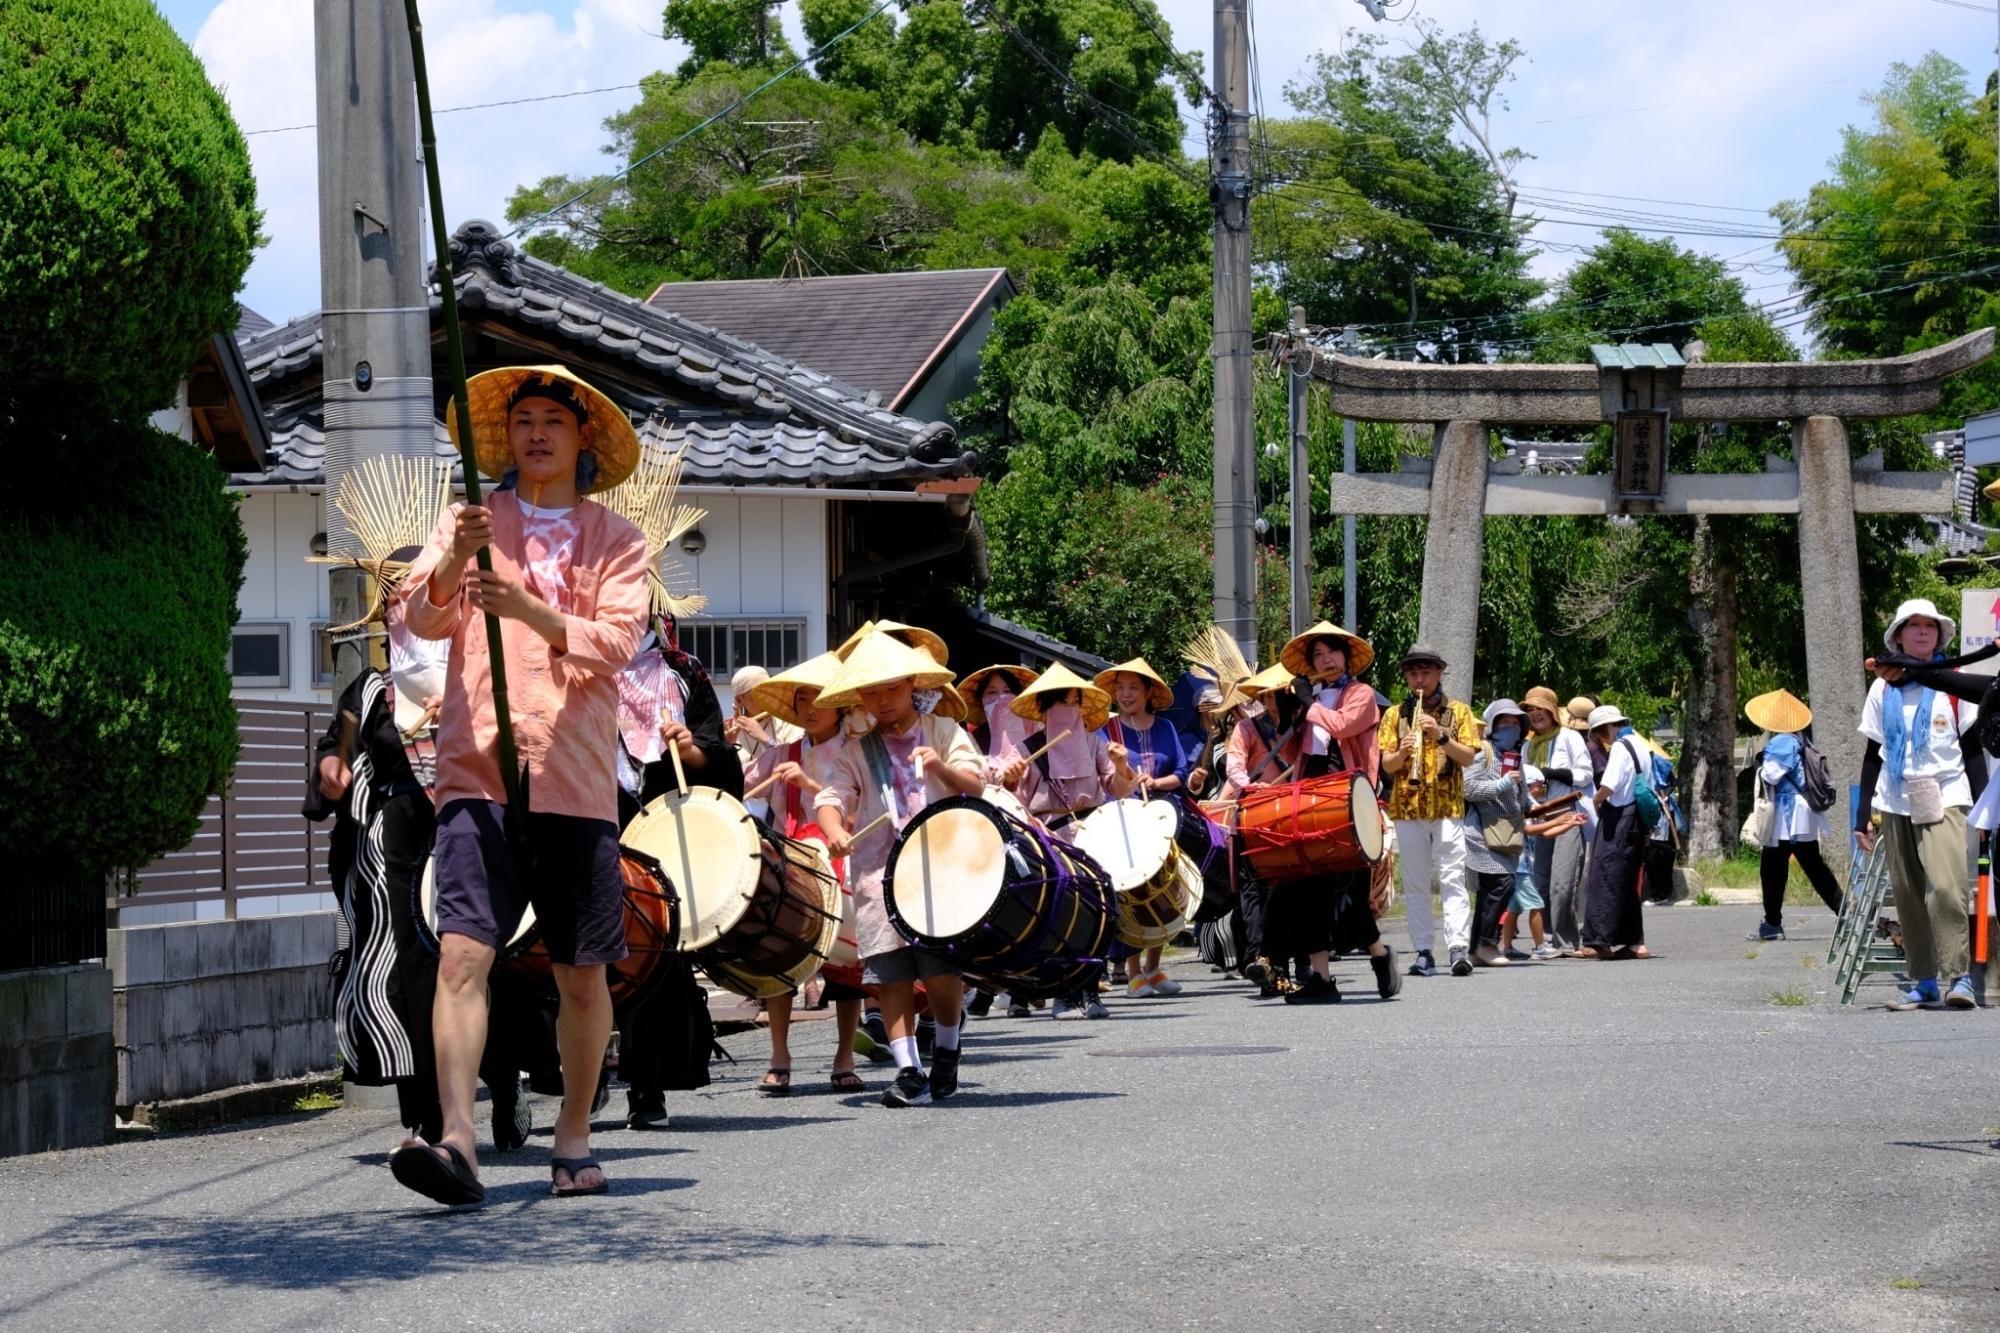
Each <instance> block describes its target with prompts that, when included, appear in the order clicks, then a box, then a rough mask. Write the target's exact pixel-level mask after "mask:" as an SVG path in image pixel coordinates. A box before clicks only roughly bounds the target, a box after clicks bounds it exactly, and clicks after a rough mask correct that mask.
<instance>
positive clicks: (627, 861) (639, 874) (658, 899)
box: [498, 848, 680, 1010]
mask: <svg viewBox="0 0 2000 1333" xmlns="http://www.w3.org/2000/svg"><path fill="white" fill-rule="evenodd" d="M618 869H619V872H620V873H621V874H622V875H623V876H624V879H625V948H626V950H627V953H626V955H625V961H623V962H621V963H613V964H611V965H610V966H609V967H607V968H605V969H604V980H605V982H606V983H607V984H608V985H609V986H610V989H611V1004H612V1007H613V1008H615V1009H619V1010H624V1009H625V1008H627V1007H628V1006H630V1005H631V1004H632V1003H633V1002H634V1001H637V1000H640V999H643V998H644V997H645V995H646V993H647V992H648V991H650V990H651V989H652V986H653V979H654V977H655V975H656V974H657V973H658V971H659V968H660V960H661V959H662V958H664V957H666V955H668V954H670V953H673V952H674V946H675V945H676V943H677V942H678V937H679V934H680V900H679V898H678V896H677V895H676V894H675V893H674V886H673V885H672V883H670V882H669V881H668V879H667V877H666V875H664V874H663V873H661V871H660V863H659V862H658V861H656V860H654V859H653V858H652V857H650V856H647V855H646V854H644V853H643V852H639V853H635V852H633V851H632V850H631V849H630V848H620V849H619V855H618ZM498 970H499V971H500V972H503V973H506V974H509V975H512V976H515V977H518V978H520V979H522V980H524V981H527V982H531V983H533V984H534V985H536V986H538V987H540V988H541V989H542V990H543V992H544V993H546V994H549V995H553V994H555V972H554V969H553V967H552V966H551V965H550V962H549V951H548V950H547V949H546V948H544V947H543V945H542V940H541V937H540V936H539V935H537V936H536V937H535V939H534V940H533V942H531V943H530V944H529V945H528V946H527V947H526V948H524V949H522V950H521V952H519V953H517V954H515V955H514V956H512V957H511V958H505V959H503V960H502V961H501V963H500V966H499V968H498Z"/></svg>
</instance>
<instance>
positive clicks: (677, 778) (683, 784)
mask: <svg viewBox="0 0 2000 1333" xmlns="http://www.w3.org/2000/svg"><path fill="white" fill-rule="evenodd" d="M667 753H668V754H670V755H672V756H673V757H674V786H676V787H678V788H680V794H681V795H682V796H686V795H687V794H688V775H687V770H686V769H684V768H682V767H681V747H680V746H678V745H671V744H670V745H668V746H667Z"/></svg>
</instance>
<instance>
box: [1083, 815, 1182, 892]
mask: <svg viewBox="0 0 2000 1333" xmlns="http://www.w3.org/2000/svg"><path fill="white" fill-rule="evenodd" d="M1174 823H1175V816H1174V812H1173V809H1172V807H1170V806H1169V805H1168V804H1167V803H1166V802H1165V801H1141V800H1137V799H1134V798H1131V797H1127V798H1126V799H1125V800H1122V801H1110V802H1107V803H1106V804H1104V805H1101V806H1099V807H1098V808H1097V809H1095V810H1093V811H1091V812H1090V813H1089V814H1087V815H1085V816H1084V817H1083V819H1082V820H1081V822H1079V823H1078V824H1077V826H1076V845H1077V846H1078V847H1081V848H1082V849H1083V851H1084V854H1085V855H1086V856H1088V857H1089V858H1090V859H1091V860H1093V861H1095V862H1097V864H1098V865H1099V866H1102V867H1103V869H1104V873H1105V874H1107V875H1109V876H1110V877H1111V887H1112V888H1114V889H1116V890H1117V891H1118V892H1120V893H1129V892H1130V891H1132V890H1133V889H1136V888H1138V887H1139V886H1140V885H1142V884H1145V883H1146V882H1148V881H1149V880H1151V879H1153V878H1154V877H1155V876H1156V875H1158V874H1159V873H1160V870H1161V868H1162V867H1164V866H1165V865H1166V864H1167V857H1168V856H1170V855H1172V853H1173V851H1174Z"/></svg>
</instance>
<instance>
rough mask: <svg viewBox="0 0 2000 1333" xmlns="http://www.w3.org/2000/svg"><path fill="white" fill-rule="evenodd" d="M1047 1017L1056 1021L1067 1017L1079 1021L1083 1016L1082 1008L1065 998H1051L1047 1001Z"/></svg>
mask: <svg viewBox="0 0 2000 1333" xmlns="http://www.w3.org/2000/svg"><path fill="white" fill-rule="evenodd" d="M1049 1017H1050V1018H1053V1019H1056V1020H1057V1021H1061V1020H1063V1019H1068V1018H1074V1019H1077V1020H1079V1021H1080V1020H1081V1019H1082V1018H1083V1010H1082V1009H1081V1008H1080V1007H1078V1006H1077V1005H1073V1004H1071V1003H1070V1002H1069V1001H1067V1000H1052V1001H1050V1003H1049Z"/></svg>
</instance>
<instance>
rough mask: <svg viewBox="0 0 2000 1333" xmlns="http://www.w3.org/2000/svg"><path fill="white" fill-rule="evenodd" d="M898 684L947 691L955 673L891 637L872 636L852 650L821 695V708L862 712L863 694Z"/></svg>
mask: <svg viewBox="0 0 2000 1333" xmlns="http://www.w3.org/2000/svg"><path fill="white" fill-rule="evenodd" d="M898 680H907V681H909V682H910V683H911V685H913V686H914V687H915V688H917V689H920V690H936V689H944V688H947V687H949V686H950V684H951V672H949V671H947V670H946V669H945V668H943V667H941V666H939V665H938V664H937V659H936V658H934V657H932V656H931V655H930V654H929V653H927V652H925V651H924V650H923V649H921V648H912V647H911V646H910V645H909V644H907V643H904V642H903V641H902V640H901V639H893V638H890V637H889V636H888V635H887V634H883V633H879V632H878V633H874V634H870V635H869V636H868V637H867V638H865V639H863V640H862V641H861V642H860V643H858V644H856V645H855V646H854V647H853V648H852V649H851V650H849V652H848V654H847V660H846V661H845V662H842V663H841V664H840V670H839V671H836V672H835V673H834V675H833V679H832V680H829V681H828V682H827V683H826V686H825V688H824V689H822V690H821V691H820V695H819V702H820V706H821V707H822V708H858V707H860V706H861V691H863V690H865V689H869V688H871V687H873V686H876V685H887V684H889V683H891V682H892V681H898Z"/></svg>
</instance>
